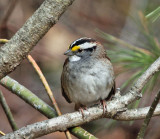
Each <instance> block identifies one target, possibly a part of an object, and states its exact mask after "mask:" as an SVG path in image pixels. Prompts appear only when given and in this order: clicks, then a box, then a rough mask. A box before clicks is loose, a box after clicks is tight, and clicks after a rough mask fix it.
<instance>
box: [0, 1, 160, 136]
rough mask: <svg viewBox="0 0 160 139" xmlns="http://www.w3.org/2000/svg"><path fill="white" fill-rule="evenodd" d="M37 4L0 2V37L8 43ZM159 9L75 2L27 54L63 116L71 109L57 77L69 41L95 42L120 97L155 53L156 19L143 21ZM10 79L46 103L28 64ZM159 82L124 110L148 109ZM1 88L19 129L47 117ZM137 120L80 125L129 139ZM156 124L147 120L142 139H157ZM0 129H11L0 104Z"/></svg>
mask: <svg viewBox="0 0 160 139" xmlns="http://www.w3.org/2000/svg"><path fill="white" fill-rule="evenodd" d="M42 2H43V0H27V1H24V0H23V1H22V0H21V1H20V0H0V38H5V39H10V38H11V37H12V36H13V35H14V34H15V32H16V31H17V30H19V29H20V28H21V27H22V25H23V24H24V23H25V21H26V20H27V19H28V18H29V17H30V16H31V15H32V14H33V13H34V11H35V10H36V9H37V8H38V7H39V6H40V5H41V3H42ZM159 5H160V1H159V0H140V1H139V0H121V1H118V0H87V1H86V0H75V2H74V3H73V4H72V6H70V7H69V9H68V10H67V11H66V12H65V13H64V14H63V15H62V16H61V18H60V20H59V21H58V23H57V24H56V25H55V26H53V27H52V28H51V29H50V30H49V32H48V33H47V34H46V35H45V36H44V37H43V38H42V39H41V40H40V41H39V43H38V44H37V45H36V46H35V47H34V49H33V50H32V51H31V53H30V54H31V55H32V56H33V58H34V59H35V60H36V62H37V63H38V65H39V66H40V68H41V70H42V72H43V73H44V75H45V77H46V79H47V81H48V82H49V85H50V87H51V89H52V91H53V93H54V96H55V98H56V101H57V103H58V106H59V107H60V110H61V111H62V113H63V114H65V113H69V112H73V111H74V105H73V104H68V103H67V102H66V100H65V99H64V98H63V97H62V95H61V88H60V76H61V72H62V66H63V62H64V60H65V58H66V57H65V56H64V55H63V53H64V52H65V51H66V50H67V48H68V46H69V45H70V43H71V42H73V41H74V40H75V39H78V38H80V37H84V36H86V37H91V38H95V39H97V40H98V41H100V42H101V43H102V44H103V45H104V46H105V47H106V49H107V53H108V55H109V57H110V58H111V60H112V63H113V65H114V69H115V74H116V85H117V87H120V88H121V90H122V93H125V92H127V90H128V89H129V87H130V85H131V84H133V82H134V81H135V80H136V79H137V78H138V77H139V76H140V75H141V74H142V73H143V72H144V71H145V70H146V69H147V67H148V66H149V65H150V64H151V63H152V62H153V61H154V60H155V59H156V58H157V57H158V56H159V54H160V47H159V40H158V38H159V36H160V27H159V24H160V23H159V20H158V19H157V20H156V21H155V22H154V23H152V22H151V23H150V22H147V21H146V18H145V15H147V14H148V13H150V12H151V11H153V10H155V9H156V8H157V7H158V6H159ZM133 47H136V48H137V50H134V48H133ZM9 76H11V77H12V78H14V79H15V80H17V81H18V82H19V83H20V84H22V85H24V86H25V87H26V88H28V89H29V90H31V91H32V92H34V93H35V94H36V95H37V96H38V97H40V98H41V99H42V100H44V101H45V102H46V103H48V104H50V105H51V102H50V100H49V98H48V96H47V94H46V92H45V89H44V87H43V85H42V83H41V81H40V79H39V77H38V75H37V74H36V72H35V70H34V69H33V67H32V66H31V64H30V63H29V62H28V61H27V60H24V61H23V62H22V64H21V65H20V66H19V67H17V68H16V70H15V71H13V72H12V73H11V74H9ZM158 82H159V73H158V74H156V76H154V77H153V78H152V79H151V81H150V82H149V83H148V84H147V85H146V87H145V88H144V90H143V98H142V99H141V100H140V101H136V103H134V104H132V105H131V106H129V107H132V108H133V107H144V106H149V105H150V104H151V103H152V101H153V99H154V96H155V94H156V93H157V91H158V89H159V88H158V87H159V86H158ZM0 89H1V90H2V91H3V93H4V96H5V98H6V100H7V102H8V104H9V106H10V108H11V111H12V113H13V116H14V118H15V121H16V123H17V125H18V128H21V127H23V126H26V125H28V124H32V123H34V122H38V121H42V120H45V119H46V117H44V116H43V115H42V114H40V113H39V112H38V111H36V110H34V109H33V108H32V107H31V106H29V105H28V104H27V103H25V102H24V101H23V100H21V99H20V98H18V97H17V96H16V95H14V94H12V93H11V92H9V91H8V90H6V89H5V88H3V87H2V86H0ZM157 121H158V122H157ZM142 122H143V120H139V121H134V122H133V121H132V122H120V121H114V120H111V119H100V120H97V121H94V122H90V123H88V124H86V125H83V126H82V127H83V128H85V129H86V130H87V131H89V132H91V133H93V134H94V135H95V136H97V137H98V138H101V139H106V138H111V139H116V138H119V139H128V138H129V139H134V138H136V136H137V133H138V131H139V129H140V127H141V124H142ZM159 122H160V119H159V118H158V117H154V118H152V120H151V122H150V125H149V127H148V129H147V133H146V137H145V138H146V139H159V138H160V132H159V129H160V124H159ZM0 130H1V131H3V132H5V133H8V132H11V131H12V130H11V127H10V125H9V123H8V121H7V118H6V116H5V113H4V112H3V109H2V107H1V106H0ZM40 138H43V139H51V138H56V139H63V138H65V136H64V133H61V132H56V133H52V134H49V135H46V136H43V137H40ZM73 138H74V137H73Z"/></svg>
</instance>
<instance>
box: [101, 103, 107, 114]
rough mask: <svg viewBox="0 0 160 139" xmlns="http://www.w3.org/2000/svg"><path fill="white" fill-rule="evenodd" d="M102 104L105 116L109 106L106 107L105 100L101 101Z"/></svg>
mask: <svg viewBox="0 0 160 139" xmlns="http://www.w3.org/2000/svg"><path fill="white" fill-rule="evenodd" d="M101 104H102V106H103V115H105V112H106V110H107V105H106V102H105V100H101Z"/></svg>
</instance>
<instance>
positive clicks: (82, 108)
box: [79, 106, 87, 118]
mask: <svg viewBox="0 0 160 139" xmlns="http://www.w3.org/2000/svg"><path fill="white" fill-rule="evenodd" d="M84 110H87V107H86V106H84V107H80V108H79V112H80V113H81V114H82V117H83V118H84Z"/></svg>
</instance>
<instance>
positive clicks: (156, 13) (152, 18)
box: [146, 6, 160, 22]
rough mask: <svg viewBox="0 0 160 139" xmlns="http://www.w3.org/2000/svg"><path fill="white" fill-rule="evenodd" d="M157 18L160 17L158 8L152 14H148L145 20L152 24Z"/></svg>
mask: <svg viewBox="0 0 160 139" xmlns="http://www.w3.org/2000/svg"><path fill="white" fill-rule="evenodd" d="M159 17H160V6H159V7H158V8H157V9H155V10H154V11H153V12H150V13H149V14H148V15H146V18H147V20H151V21H152V22H155V21H156V20H157V19H158V18H159Z"/></svg>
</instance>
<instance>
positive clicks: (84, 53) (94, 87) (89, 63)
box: [61, 37, 115, 115]
mask: <svg viewBox="0 0 160 139" xmlns="http://www.w3.org/2000/svg"><path fill="white" fill-rule="evenodd" d="M64 55H66V56H67V58H66V60H65V62H64V65H63V71H62V74H61V90H62V95H63V97H64V98H65V99H66V100H67V101H68V103H72V102H73V103H75V110H80V111H81V112H82V115H84V113H83V109H87V107H88V106H92V105H94V104H96V103H98V102H100V104H102V105H103V113H104V114H105V110H106V102H105V101H108V100H109V99H110V98H111V97H112V96H113V95H114V94H115V76H114V70H113V66H112V64H111V61H110V59H109V57H108V56H107V54H106V50H105V48H104V46H103V45H102V44H101V43H100V42H98V41H96V40H95V39H92V38H87V37H83V38H80V39H77V40H75V41H74V42H72V43H71V45H70V46H69V48H68V50H67V51H66V52H65V53H64Z"/></svg>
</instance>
